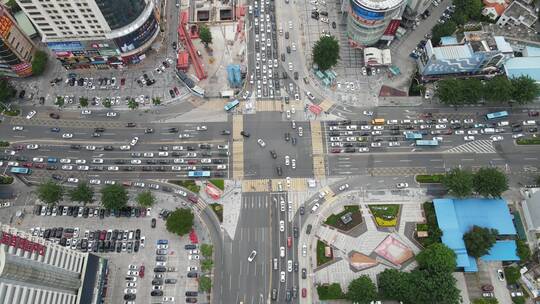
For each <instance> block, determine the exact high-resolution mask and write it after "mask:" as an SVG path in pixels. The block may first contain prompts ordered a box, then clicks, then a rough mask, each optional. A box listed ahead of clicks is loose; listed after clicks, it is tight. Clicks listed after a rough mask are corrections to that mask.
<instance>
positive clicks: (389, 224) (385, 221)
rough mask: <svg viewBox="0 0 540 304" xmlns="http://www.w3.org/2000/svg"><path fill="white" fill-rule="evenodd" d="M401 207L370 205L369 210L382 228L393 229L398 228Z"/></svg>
mask: <svg viewBox="0 0 540 304" xmlns="http://www.w3.org/2000/svg"><path fill="white" fill-rule="evenodd" d="M399 207H400V206H399V205H369V210H370V211H371V214H372V215H373V217H374V218H375V223H376V224H377V226H378V227H380V228H393V227H396V226H397V223H398V214H399Z"/></svg>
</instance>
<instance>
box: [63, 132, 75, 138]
mask: <svg viewBox="0 0 540 304" xmlns="http://www.w3.org/2000/svg"><path fill="white" fill-rule="evenodd" d="M62 138H73V134H71V133H64V134H62Z"/></svg>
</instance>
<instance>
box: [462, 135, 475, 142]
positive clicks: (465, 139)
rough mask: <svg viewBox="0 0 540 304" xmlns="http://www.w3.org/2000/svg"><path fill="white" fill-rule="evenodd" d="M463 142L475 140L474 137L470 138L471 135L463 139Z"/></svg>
mask: <svg viewBox="0 0 540 304" xmlns="http://www.w3.org/2000/svg"><path fill="white" fill-rule="evenodd" d="M463 140H464V141H473V140H474V136H470V135H469V136H464V137H463Z"/></svg>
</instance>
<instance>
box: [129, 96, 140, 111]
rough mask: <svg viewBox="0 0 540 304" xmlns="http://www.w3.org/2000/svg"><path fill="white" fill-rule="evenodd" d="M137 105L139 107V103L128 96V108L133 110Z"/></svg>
mask: <svg viewBox="0 0 540 304" xmlns="http://www.w3.org/2000/svg"><path fill="white" fill-rule="evenodd" d="M138 107H139V103H138V102H136V101H135V99H133V98H130V99H129V100H128V108H130V109H131V110H135V109H136V108H138Z"/></svg>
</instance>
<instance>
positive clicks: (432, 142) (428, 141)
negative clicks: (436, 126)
mask: <svg viewBox="0 0 540 304" xmlns="http://www.w3.org/2000/svg"><path fill="white" fill-rule="evenodd" d="M416 145H417V146H419V147H420V146H432V147H436V146H438V145H439V141H438V140H436V139H423V140H417V141H416Z"/></svg>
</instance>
